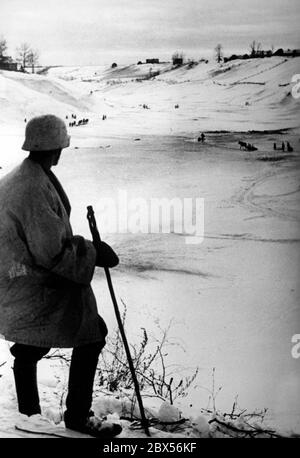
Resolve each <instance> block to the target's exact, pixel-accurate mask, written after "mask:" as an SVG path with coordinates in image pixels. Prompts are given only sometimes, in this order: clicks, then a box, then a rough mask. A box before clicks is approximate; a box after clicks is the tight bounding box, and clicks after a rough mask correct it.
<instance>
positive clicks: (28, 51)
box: [17, 43, 38, 68]
mask: <svg viewBox="0 0 300 458" xmlns="http://www.w3.org/2000/svg"><path fill="white" fill-rule="evenodd" d="M17 61H18V62H20V64H21V65H22V67H23V68H25V67H28V66H31V67H32V66H33V67H34V65H36V63H37V61H38V51H36V50H35V51H34V50H33V49H32V48H31V47H30V45H29V44H28V43H21V45H20V46H19V47H18V48H17Z"/></svg>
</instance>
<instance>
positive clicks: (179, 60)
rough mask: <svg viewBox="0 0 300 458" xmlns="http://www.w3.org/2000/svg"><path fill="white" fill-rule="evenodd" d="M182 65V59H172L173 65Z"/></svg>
mask: <svg viewBox="0 0 300 458" xmlns="http://www.w3.org/2000/svg"><path fill="white" fill-rule="evenodd" d="M182 64H183V57H174V58H173V65H182Z"/></svg>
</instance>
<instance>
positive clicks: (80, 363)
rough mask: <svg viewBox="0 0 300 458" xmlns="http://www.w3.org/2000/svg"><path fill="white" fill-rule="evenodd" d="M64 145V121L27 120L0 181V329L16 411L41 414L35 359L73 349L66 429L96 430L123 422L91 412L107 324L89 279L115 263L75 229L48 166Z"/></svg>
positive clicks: (114, 430) (113, 429)
mask: <svg viewBox="0 0 300 458" xmlns="http://www.w3.org/2000/svg"><path fill="white" fill-rule="evenodd" d="M69 144H70V137H69V135H68V133H67V129H66V125H65V123H64V121H62V120H61V119H60V118H57V117H56V116H54V115H44V116H39V117H36V118H33V119H31V120H30V121H29V122H28V124H27V125H26V135H25V142H24V144H23V147H22V148H23V150H25V151H29V152H30V153H29V156H28V157H27V158H26V159H25V160H24V161H23V162H22V163H21V164H20V165H19V166H18V167H17V168H16V169H15V170H14V171H12V172H11V173H10V174H8V175H7V176H5V177H4V178H2V180H0V241H1V243H0V259H1V263H0V333H1V334H2V336H4V338H5V339H6V340H8V341H10V342H14V345H13V346H12V347H11V349H10V351H11V353H12V355H13V356H14V357H15V360H14V366H13V372H14V378H15V386H16V393H17V399H18V407H19V411H20V412H21V413H22V414H25V415H28V416H30V415H34V414H39V413H41V408H40V402H39V393H38V386H37V362H38V361H39V360H40V359H41V358H42V357H43V356H45V355H46V354H47V353H48V352H49V350H50V349H51V347H55V348H73V352H72V359H71V365H70V372H69V385H68V395H67V398H66V411H65V413H64V420H65V425H66V427H67V428H71V429H74V430H76V431H80V432H83V433H87V434H90V435H93V436H96V437H101V436H103V435H105V436H115V435H117V434H119V433H120V432H121V429H122V428H121V426H120V425H117V424H114V423H109V422H101V420H100V419H99V418H97V417H95V416H94V414H93V412H91V411H90V407H91V403H92V393H93V382H94V376H95V371H96V367H97V363H98V357H99V354H100V352H101V350H102V349H103V347H104V345H105V337H106V335H107V327H106V324H105V322H104V320H103V319H102V318H101V317H100V315H98V312H97V305H96V299H95V296H94V293H93V291H92V288H91V286H90V283H91V280H92V277H93V274H94V270H95V266H102V267H103V266H107V267H114V266H116V265H117V264H118V257H117V255H116V254H115V253H114V251H113V250H112V248H110V247H109V245H107V244H106V243H104V242H103V243H101V246H100V248H99V250H97V249H96V248H95V246H94V244H93V242H91V241H89V240H86V239H84V238H83V237H81V236H79V235H73V232H72V228H71V225H70V220H69V217H70V212H71V206H70V202H69V199H68V197H67V195H66V193H65V191H64V189H63V187H62V185H61V184H60V182H59V181H58V179H57V177H56V176H55V175H54V173H53V172H52V170H51V168H52V167H53V166H56V165H57V164H58V162H59V159H60V156H61V152H62V149H63V148H67V147H68V146H69Z"/></svg>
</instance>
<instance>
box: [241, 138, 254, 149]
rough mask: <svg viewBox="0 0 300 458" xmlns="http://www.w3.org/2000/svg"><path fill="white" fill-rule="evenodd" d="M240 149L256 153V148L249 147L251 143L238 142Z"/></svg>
mask: <svg viewBox="0 0 300 458" xmlns="http://www.w3.org/2000/svg"><path fill="white" fill-rule="evenodd" d="M239 145H240V149H242V148H243V149H244V150H245V151H257V148H256V146H254V145H251V143H246V142H242V141H241V140H240V141H239Z"/></svg>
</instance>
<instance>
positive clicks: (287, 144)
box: [273, 142, 294, 153]
mask: <svg viewBox="0 0 300 458" xmlns="http://www.w3.org/2000/svg"><path fill="white" fill-rule="evenodd" d="M273 149H274V150H281V151H285V143H284V142H282V143H281V148H280V147H279V148H277V144H276V143H274V145H273ZM286 150H287V151H288V152H289V153H291V152H292V151H294V148H293V147H292V146H291V145H290V142H286Z"/></svg>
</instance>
